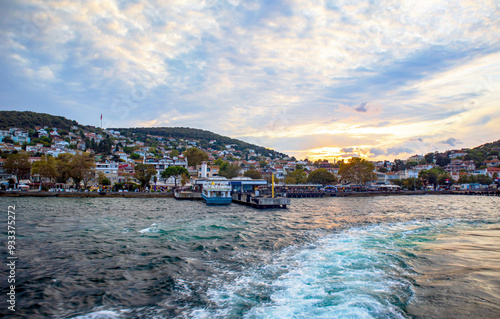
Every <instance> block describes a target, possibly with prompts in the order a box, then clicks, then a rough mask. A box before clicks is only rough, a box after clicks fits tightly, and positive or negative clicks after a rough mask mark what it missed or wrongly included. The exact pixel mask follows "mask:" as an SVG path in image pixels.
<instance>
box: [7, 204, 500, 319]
mask: <svg viewBox="0 0 500 319" xmlns="http://www.w3.org/2000/svg"><path fill="white" fill-rule="evenodd" d="M0 203H1V204H2V205H3V206H4V207H7V206H8V205H16V215H17V216H18V223H17V225H18V233H19V234H20V237H18V238H17V242H16V245H17V246H18V247H17V249H18V252H19V261H18V269H19V270H18V275H17V276H18V277H17V279H18V282H17V284H18V286H17V289H18V292H17V302H18V303H17V311H16V315H17V316H18V317H20V318H21V317H23V318H24V317H29V318H37V317H40V318H42V317H54V318H498V317H500V266H499V265H500V240H499V239H500V211H499V209H498V207H499V205H498V204H499V203H500V199H499V198H495V197H467V196H464V197H461V196H399V197H390V198H389V197H372V198H317V199H294V200H293V202H292V205H291V206H290V208H289V209H286V210H283V209H277V210H255V209H251V208H248V207H243V206H238V205H235V204H232V205H230V206H227V207H212V206H206V205H204V204H203V203H202V202H186V201H176V200H174V199H114V198H97V199H93V198H85V199H61V198H50V199H41V198H29V199H28V198H0ZM2 223H3V224H2V227H5V229H6V225H5V221H2ZM5 253H6V252H5V251H4V250H2V255H1V258H2V260H6V254H5ZM0 285H1V287H2V289H4V286H5V285H6V281H5V280H3V282H1V283H0ZM0 314H9V313H8V312H6V305H5V307H2V309H1V310H0Z"/></svg>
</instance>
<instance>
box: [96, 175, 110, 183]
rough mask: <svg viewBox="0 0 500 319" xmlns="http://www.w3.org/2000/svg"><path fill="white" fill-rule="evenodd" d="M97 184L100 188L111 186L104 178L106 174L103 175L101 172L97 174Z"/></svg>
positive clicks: (107, 179) (106, 178)
mask: <svg viewBox="0 0 500 319" xmlns="http://www.w3.org/2000/svg"><path fill="white" fill-rule="evenodd" d="M97 182H98V183H99V185H102V186H108V185H111V181H110V180H109V178H108V177H107V176H106V174H104V173H103V172H99V173H98V177H97Z"/></svg>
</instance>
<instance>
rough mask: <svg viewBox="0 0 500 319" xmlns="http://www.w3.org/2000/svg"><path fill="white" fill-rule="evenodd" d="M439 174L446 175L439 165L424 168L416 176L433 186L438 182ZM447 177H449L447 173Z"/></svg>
mask: <svg viewBox="0 0 500 319" xmlns="http://www.w3.org/2000/svg"><path fill="white" fill-rule="evenodd" d="M440 175H446V172H445V171H444V170H443V169H442V168H440V167H434V168H431V169H424V170H423V171H420V172H419V173H418V177H419V178H421V179H422V180H423V182H424V183H425V184H426V185H433V186H434V187H436V185H437V184H438V178H439V176H440ZM447 178H449V175H448V177H447Z"/></svg>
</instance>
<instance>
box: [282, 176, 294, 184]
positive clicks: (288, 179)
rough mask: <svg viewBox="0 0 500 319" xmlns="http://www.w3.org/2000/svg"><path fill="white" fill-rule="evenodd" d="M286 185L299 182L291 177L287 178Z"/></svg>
mask: <svg viewBox="0 0 500 319" xmlns="http://www.w3.org/2000/svg"><path fill="white" fill-rule="evenodd" d="M285 184H297V180H296V179H295V178H293V177H291V176H287V177H286V178H285Z"/></svg>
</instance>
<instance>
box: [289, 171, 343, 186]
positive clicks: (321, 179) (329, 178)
mask: <svg viewBox="0 0 500 319" xmlns="http://www.w3.org/2000/svg"><path fill="white" fill-rule="evenodd" d="M294 172H295V171H294ZM307 182H308V183H311V184H322V185H328V184H333V183H335V182H336V178H335V176H333V174H332V173H330V172H329V171H327V170H326V169H325V168H319V169H316V170H314V171H312V172H311V173H309V176H308V177H307Z"/></svg>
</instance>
